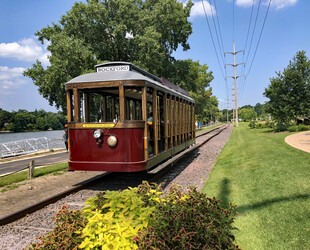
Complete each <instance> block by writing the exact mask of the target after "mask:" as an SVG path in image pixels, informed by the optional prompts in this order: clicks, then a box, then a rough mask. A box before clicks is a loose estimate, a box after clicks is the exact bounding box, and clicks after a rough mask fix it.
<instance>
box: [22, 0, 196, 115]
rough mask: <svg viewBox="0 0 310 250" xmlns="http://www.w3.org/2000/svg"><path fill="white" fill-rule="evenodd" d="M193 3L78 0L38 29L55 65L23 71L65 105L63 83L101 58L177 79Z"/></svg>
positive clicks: (52, 101)
mask: <svg viewBox="0 0 310 250" xmlns="http://www.w3.org/2000/svg"><path fill="white" fill-rule="evenodd" d="M192 5H193V3H192V2H191V1H188V2H187V3H186V5H184V6H183V4H182V3H180V2H179V1H177V0H156V1H155V0H145V1H143V0H113V1H112V0H88V1H87V3H81V2H79V3H75V4H74V6H73V7H72V9H71V10H70V11H68V12H67V14H66V15H64V16H62V17H61V19H60V21H59V23H58V24H55V23H53V25H52V26H48V27H46V28H43V29H41V30H40V31H38V32H37V33H36V35H37V36H38V39H39V40H40V41H41V42H42V44H43V43H46V42H47V41H48V42H49V45H48V47H47V49H48V50H49V51H50V52H51V56H50V58H49V60H50V63H51V65H50V66H48V67H47V68H46V69H44V67H43V66H42V64H41V62H39V61H37V62H36V64H34V65H33V66H32V68H30V69H28V70H26V71H25V72H24V75H25V76H28V77H30V78H32V80H33V82H34V84H35V85H37V86H38V87H39V93H40V94H41V95H42V96H43V97H44V98H46V99H48V101H49V103H50V104H51V105H52V104H55V105H56V107H57V108H60V107H61V108H62V109H63V111H65V110H66V98H65V89H64V85H65V83H66V82H67V81H68V80H69V79H71V78H74V77H76V76H78V75H81V74H83V73H85V72H89V71H91V70H93V68H94V65H95V64H98V63H100V62H103V61H130V62H132V63H134V64H136V65H137V66H140V67H141V68H143V69H145V70H147V71H149V72H150V73H152V74H154V75H159V76H164V77H165V78H167V79H168V80H170V81H172V82H173V80H174V79H173V77H174V75H173V73H174V72H175V70H174V69H175V67H174V66H173V62H175V61H176V60H175V59H174V57H173V56H172V53H173V52H174V51H176V50H177V48H178V47H179V45H181V46H182V47H183V49H184V50H187V49H189V44H188V43H187V39H188V37H189V35H190V34H191V33H192V28H191V23H190V22H188V20H187V18H188V17H189V15H190V9H191V7H192Z"/></svg>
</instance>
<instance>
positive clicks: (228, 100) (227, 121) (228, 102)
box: [227, 97, 229, 123]
mask: <svg viewBox="0 0 310 250" xmlns="http://www.w3.org/2000/svg"><path fill="white" fill-rule="evenodd" d="M228 108H229V98H228V97H227V123H228Z"/></svg>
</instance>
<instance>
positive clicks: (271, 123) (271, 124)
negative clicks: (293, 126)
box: [266, 122, 275, 128]
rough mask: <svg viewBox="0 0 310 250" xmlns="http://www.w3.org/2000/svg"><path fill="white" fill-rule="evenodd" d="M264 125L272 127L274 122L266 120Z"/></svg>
mask: <svg viewBox="0 0 310 250" xmlns="http://www.w3.org/2000/svg"><path fill="white" fill-rule="evenodd" d="M266 126H267V128H274V127H275V124H274V122H266Z"/></svg>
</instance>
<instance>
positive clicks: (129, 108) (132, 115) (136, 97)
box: [124, 86, 142, 121]
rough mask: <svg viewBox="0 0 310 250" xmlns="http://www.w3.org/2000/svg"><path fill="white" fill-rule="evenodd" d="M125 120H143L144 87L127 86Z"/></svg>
mask: <svg viewBox="0 0 310 250" xmlns="http://www.w3.org/2000/svg"><path fill="white" fill-rule="evenodd" d="M124 90H125V120H127V121H135V120H142V88H140V87H127V86H126V87H125V88H124Z"/></svg>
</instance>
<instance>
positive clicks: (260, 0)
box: [245, 0, 262, 64]
mask: <svg viewBox="0 0 310 250" xmlns="http://www.w3.org/2000/svg"><path fill="white" fill-rule="evenodd" d="M261 2H262V0H259V4H258V8H257V12H256V18H255V23H254V27H253V32H252V37H251V42H250V47H249V52H248V55H247V58H246V60H245V64H247V62H248V59H249V56H250V51H251V47H252V42H253V37H254V33H255V28H256V24H257V18H258V14H259V9H260V5H261Z"/></svg>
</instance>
